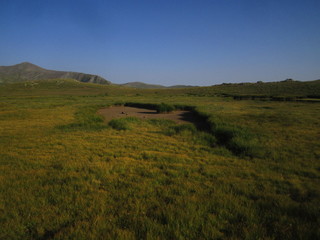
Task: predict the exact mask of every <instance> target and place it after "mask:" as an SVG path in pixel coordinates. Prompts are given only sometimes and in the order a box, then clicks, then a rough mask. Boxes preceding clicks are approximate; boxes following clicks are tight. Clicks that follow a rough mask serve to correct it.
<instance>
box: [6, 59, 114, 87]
mask: <svg viewBox="0 0 320 240" xmlns="http://www.w3.org/2000/svg"><path fill="white" fill-rule="evenodd" d="M57 78H65V79H67V78H69V79H75V80H77V81H79V82H89V83H98V84H111V83H110V82H109V81H107V80H106V79H104V78H102V77H100V76H97V75H92V74H86V73H78V72H64V71H54V70H48V69H44V68H41V67H39V66H37V65H34V64H32V63H28V62H23V63H20V64H17V65H13V66H0V83H10V82H23V81H28V80H42V79H57Z"/></svg>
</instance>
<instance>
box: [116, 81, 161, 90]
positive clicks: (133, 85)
mask: <svg viewBox="0 0 320 240" xmlns="http://www.w3.org/2000/svg"><path fill="white" fill-rule="evenodd" d="M120 85H121V86H124V87H131V88H141V89H153V88H166V87H165V86H162V85H156V84H147V83H143V82H128V83H125V84H120Z"/></svg>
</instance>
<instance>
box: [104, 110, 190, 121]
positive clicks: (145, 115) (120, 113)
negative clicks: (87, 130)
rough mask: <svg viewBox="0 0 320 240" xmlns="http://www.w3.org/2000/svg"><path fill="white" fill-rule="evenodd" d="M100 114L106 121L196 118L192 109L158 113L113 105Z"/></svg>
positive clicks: (188, 119)
mask: <svg viewBox="0 0 320 240" xmlns="http://www.w3.org/2000/svg"><path fill="white" fill-rule="evenodd" d="M98 114H100V115H102V116H103V117H104V119H105V122H109V121H110V120H112V119H116V118H124V117H138V118H141V119H168V120H172V121H174V122H176V123H194V122H195V118H194V115H193V113H192V112H190V111H181V110H177V111H173V112H170V113H157V112H156V111H155V110H150V109H144V108H135V107H125V106H112V107H108V108H104V109H100V110H99V111H98Z"/></svg>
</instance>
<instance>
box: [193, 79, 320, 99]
mask: <svg viewBox="0 0 320 240" xmlns="http://www.w3.org/2000/svg"><path fill="white" fill-rule="evenodd" d="M188 94H191V95H199V96H213V95H223V96H233V97H235V98H239V99H246V98H248V99H253V98H264V97H267V98H268V97H273V98H277V97H304V98H320V80H314V81H296V80H292V79H287V80H284V81H280V82H261V81H259V82H257V83H224V84H220V85H213V86H211V87H199V88H191V89H189V90H188Z"/></svg>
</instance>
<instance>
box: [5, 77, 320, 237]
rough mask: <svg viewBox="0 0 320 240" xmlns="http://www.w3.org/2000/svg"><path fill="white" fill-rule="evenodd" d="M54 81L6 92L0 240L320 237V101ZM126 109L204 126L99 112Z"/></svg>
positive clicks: (11, 86) (8, 87)
mask: <svg viewBox="0 0 320 240" xmlns="http://www.w3.org/2000/svg"><path fill="white" fill-rule="evenodd" d="M47 84H48V83H47ZM55 84H56V83H54V82H52V85H50V84H49V85H43V86H42V87H35V88H34V89H32V91H31V90H30V91H26V88H25V86H24V85H19V84H17V85H14V86H15V87H13V85H10V86H7V85H6V86H3V87H0V126H1V127H0V239H319V238H320V232H319V228H318V226H319V220H320V219H319V216H320V214H319V213H320V207H319V206H320V205H319V200H320V191H319V187H318V186H319V180H320V163H319V157H320V143H319V141H318V139H319V130H320V129H319V117H320V116H319V114H320V105H319V104H317V103H304V102H273V101H252V100H251V101H247V100H243V101H235V100H233V99H231V98H219V97H212V96H190V95H188V94H187V91H190V89H186V90H181V89H179V94H176V93H177V91H178V90H172V92H171V91H170V90H165V91H160V90H159V91H158V90H157V93H155V92H154V91H153V90H139V91H138V90H136V89H132V90H127V89H122V88H116V87H114V86H102V87H100V86H99V87H97V88H96V87H95V86H93V85H91V84H89V85H86V84H84V85H82V84H80V85H77V86H74V85H73V84H71V85H70V87H69V88H68V87H66V88H62V89H60V90H61V92H60V90H59V87H58V86H56V85H55ZM37 86H39V85H37ZM7 90H8V91H7ZM106 92H108V94H107V95H106V94H104V93H106ZM126 102H131V103H140V104H147V103H148V104H150V103H152V104H153V105H160V104H161V103H165V104H167V105H170V106H175V108H177V107H176V106H180V107H184V108H190V110H194V111H196V113H198V114H199V116H200V117H201V119H205V120H206V121H205V123H207V125H206V126H204V127H203V129H201V128H200V129H199V126H193V125H191V124H187V125H177V124H175V123H174V122H172V121H168V120H158V119H157V120H140V119H135V118H124V119H117V120H113V121H111V122H113V123H111V122H109V123H108V124H107V123H104V122H103V119H102V118H101V117H100V116H99V115H97V114H96V112H97V110H98V109H99V108H100V107H106V106H110V105H113V104H116V103H118V104H120V103H121V104H124V103H126ZM190 106H193V107H190ZM122 127H124V128H125V129H123V130H121V128H122ZM119 128H120V129H119ZM204 130H205V131H204Z"/></svg>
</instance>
